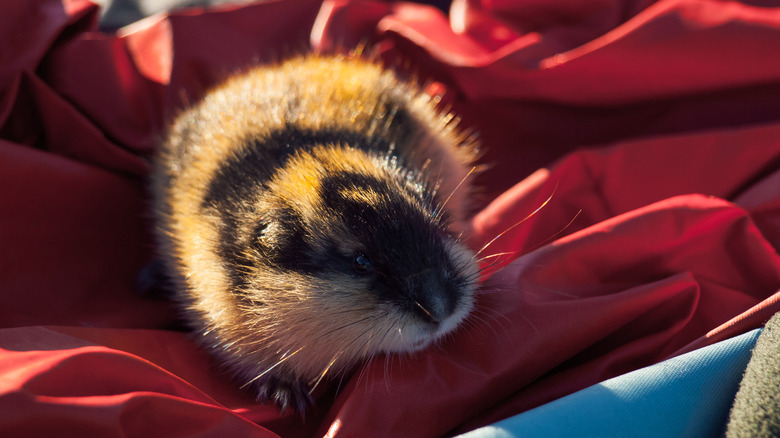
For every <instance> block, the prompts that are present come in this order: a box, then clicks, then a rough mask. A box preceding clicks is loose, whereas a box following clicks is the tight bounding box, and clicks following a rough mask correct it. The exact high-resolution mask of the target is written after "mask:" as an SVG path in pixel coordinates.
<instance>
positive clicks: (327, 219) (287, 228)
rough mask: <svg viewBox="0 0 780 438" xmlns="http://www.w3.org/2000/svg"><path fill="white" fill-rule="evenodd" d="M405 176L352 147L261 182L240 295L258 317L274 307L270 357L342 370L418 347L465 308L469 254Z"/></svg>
mask: <svg viewBox="0 0 780 438" xmlns="http://www.w3.org/2000/svg"><path fill="white" fill-rule="evenodd" d="M404 172H405V171H404V170H403V168H402V167H400V166H397V165H395V164H394V163H393V161H392V160H391V159H388V158H385V157H376V156H373V155H370V154H367V153H365V152H362V151H360V150H357V149H351V148H348V147H337V146H330V147H315V148H313V149H312V150H311V151H308V152H298V153H297V154H295V155H294V156H293V157H291V158H289V160H288V162H287V164H286V166H285V167H284V169H282V170H280V171H279V172H278V173H277V174H276V175H275V177H274V178H273V179H272V180H271V181H270V182H269V183H268V185H267V187H266V188H265V190H264V191H263V193H262V195H261V196H260V197H259V198H258V201H257V203H256V205H254V206H253V213H252V214H249V215H248V217H249V219H248V220H247V221H245V222H244V223H243V225H242V226H241V227H240V228H241V229H242V230H243V231H242V233H241V234H243V235H244V236H245V238H244V242H245V245H242V246H243V247H244V248H248V249H246V250H245V251H244V254H243V255H242V259H243V260H242V268H241V269H243V271H242V272H243V273H242V274H241V277H242V279H243V280H242V281H243V282H244V283H243V286H242V288H241V289H242V293H243V294H244V295H245V296H246V297H247V298H248V299H249V301H250V302H256V303H257V306H256V308H255V310H254V312H255V314H256V315H257V317H258V318H260V317H261V316H263V315H266V316H267V314H268V313H269V312H268V310H269V309H271V308H273V310H272V312H273V313H274V318H276V320H275V321H274V323H275V324H276V325H277V327H278V328H279V332H278V333H279V334H278V337H275V338H274V339H267V340H266V341H267V342H269V343H271V344H274V345H275V348H276V349H277V350H278V351H281V352H286V351H287V352H289V351H296V352H297V354H298V355H299V356H301V357H304V356H307V357H308V360H302V361H301V362H302V363H307V364H308V363H317V362H319V363H324V365H328V364H329V363H331V365H332V362H333V361H336V363H339V364H340V365H341V366H347V365H350V364H351V363H352V362H354V361H355V360H358V359H360V358H362V357H365V356H372V355H374V354H376V353H380V352H411V351H416V350H419V349H421V348H424V347H426V346H428V345H429V344H431V343H432V342H434V341H435V340H437V339H439V338H441V337H442V336H443V335H445V334H446V333H449V332H450V331H452V329H454V328H455V326H457V324H458V323H460V322H461V321H462V320H463V318H464V317H465V316H466V315H467V313H468V312H469V311H470V309H471V307H472V301H473V294H474V289H475V287H476V280H477V267H476V262H475V261H474V259H473V253H472V252H471V251H469V250H468V249H467V248H465V247H464V246H463V245H462V244H460V243H459V242H457V241H456V239H454V238H453V237H451V236H450V235H448V233H447V231H446V229H445V221H446V219H445V218H443V217H442V216H443V214H442V213H440V212H437V211H436V206H437V205H436V204H435V202H436V201H435V200H434V198H433V196H432V195H431V194H430V193H428V192H427V191H426V190H425V187H424V186H423V184H422V182H421V181H419V180H418V179H417V178H415V177H414V176H413V175H410V174H407V173H404ZM269 284H271V285H273V284H275V285H277V286H278V287H271V288H269ZM300 347H303V349H301V350H298V348H300ZM292 362H295V361H292ZM324 365H320V367H319V368H318V369H312V370H296V371H297V372H298V373H299V374H301V375H306V374H311V373H321V372H323V369H322V366H324Z"/></svg>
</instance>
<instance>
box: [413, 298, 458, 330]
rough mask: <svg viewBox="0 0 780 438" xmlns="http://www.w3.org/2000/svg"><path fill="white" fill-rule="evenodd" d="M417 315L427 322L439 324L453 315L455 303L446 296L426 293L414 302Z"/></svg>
mask: <svg viewBox="0 0 780 438" xmlns="http://www.w3.org/2000/svg"><path fill="white" fill-rule="evenodd" d="M414 304H415V307H416V309H415V310H416V311H417V314H418V315H419V316H420V318H421V319H423V320H424V321H426V322H429V323H431V324H439V323H441V322H442V321H444V320H445V319H447V317H449V316H450V315H452V312H453V310H454V308H455V302H454V301H453V300H452V299H451V298H450V297H448V296H447V295H445V294H442V293H436V292H432V291H425V292H424V293H423V294H422V296H420V297H418V298H417V299H416V300H415V301H414Z"/></svg>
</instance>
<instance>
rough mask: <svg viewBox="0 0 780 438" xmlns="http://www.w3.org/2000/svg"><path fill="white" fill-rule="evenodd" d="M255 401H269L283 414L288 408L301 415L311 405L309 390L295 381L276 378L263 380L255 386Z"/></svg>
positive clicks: (311, 399)
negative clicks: (256, 393)
mask: <svg viewBox="0 0 780 438" xmlns="http://www.w3.org/2000/svg"><path fill="white" fill-rule="evenodd" d="M257 392H258V395H257V399H258V400H261V401H264V402H266V401H270V402H273V403H275V404H276V405H277V406H279V407H280V408H281V409H282V413H284V412H285V411H286V410H287V408H288V407H292V408H293V409H294V410H295V411H296V412H298V413H299V414H301V415H303V414H304V413H305V412H306V408H307V407H308V405H310V404H312V403H313V401H314V400H313V398H312V396H311V394H310V393H309V388H308V387H307V386H306V385H305V384H303V383H301V382H299V381H297V380H291V381H290V380H285V379H280V378H277V377H270V378H267V379H263V381H261V382H259V383H258V384H257Z"/></svg>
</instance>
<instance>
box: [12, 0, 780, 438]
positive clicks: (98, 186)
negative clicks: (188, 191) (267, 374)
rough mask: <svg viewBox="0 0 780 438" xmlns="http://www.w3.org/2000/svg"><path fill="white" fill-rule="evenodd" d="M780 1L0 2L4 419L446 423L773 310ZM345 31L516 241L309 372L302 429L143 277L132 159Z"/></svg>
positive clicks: (132, 426)
mask: <svg viewBox="0 0 780 438" xmlns="http://www.w3.org/2000/svg"><path fill="white" fill-rule="evenodd" d="M772 4H774V2H770V1H761V0H754V1H743V2H741V3H739V2H720V1H705V0H663V1H658V2H652V1H649V0H645V1H632V0H601V1H590V0H589V1H577V0H545V1H538V2H534V1H524V2H512V1H508V0H507V1H497V0H493V1H483V2H479V1H467V0H463V1H459V0H456V2H455V4H454V5H453V8H452V11H451V14H450V17H449V19H448V18H447V17H446V16H445V15H443V14H442V13H441V12H439V11H438V10H436V9H434V8H432V7H428V6H421V5H416V4H410V3H398V4H392V3H383V2H378V1H330V2H326V3H325V4H324V5H320V2H319V1H315V0H310V1H301V0H289V1H279V2H267V3H263V4H258V5H253V6H246V7H243V8H241V9H233V8H222V9H219V10H215V11H212V12H208V13H202V11H199V10H191V11H186V12H183V13H180V14H177V15H172V16H170V17H155V18H152V19H149V20H147V21H145V22H142V23H140V24H137V25H135V26H133V27H131V28H126V29H123V30H122V31H120V32H119V33H118V34H117V35H107V34H102V33H99V32H97V31H96V30H95V29H96V27H95V22H96V19H97V15H96V8H95V7H94V6H93V5H91V4H89V3H87V2H86V1H84V0H65V1H63V2H62V3H60V2H59V1H57V0H36V1H29V0H14V1H5V2H2V3H1V4H0V59H2V60H3V62H1V63H0V244H2V251H0V303H1V304H0V327H2V328H0V435H3V436H60V437H61V436H113V435H120V434H122V433H123V434H125V436H144V437H155V436H164V437H177V436H192V435H200V436H275V435H281V436H285V437H287V436H311V435H322V434H325V433H329V434H330V435H331V436H344V437H352V436H382V435H385V436H404V437H429V436H440V435H443V434H446V433H452V432H460V431H465V430H469V429H471V428H473V427H476V426H479V425H483V424H486V423H489V422H492V421H495V420H498V419H500V418H504V417H506V416H509V415H512V414H515V413H518V412H521V411H523V410H526V409H529V408H531V407H534V406H537V405H539V404H542V403H545V402H548V401H550V400H553V399H555V398H557V397H560V396H563V395H565V394H568V393H570V392H572V391H575V390H577V389H580V388H583V387H586V386H588V385H591V384H593V383H596V382H598V381H601V380H604V379H606V378H609V377H613V376H615V375H618V374H621V373H624V372H627V371H630V370H633V369H636V368H639V367H642V366H646V365H650V364H653V363H656V362H658V361H660V360H663V359H665V358H668V357H670V356H673V355H675V354H679V353H680V352H683V351H688V350H690V349H693V348H696V347H700V346H703V345H707V344H709V343H712V342H715V341H717V340H720V339H724V338H726V337H729V336H732V335H735V334H738V333H742V332H744V331H746V330H748V329H751V328H754V327H757V326H760V325H761V324H762V323H763V322H764V321H765V320H766V319H768V317H769V316H770V315H771V314H773V313H774V312H776V311H778V310H779V309H780V303H779V302H778V301H779V300H780V295H779V294H777V293H776V292H777V290H778V288H780V257H778V255H777V252H776V250H775V249H776V248H778V247H780V122H779V120H780V57H778V56H776V54H777V53H780V9H779V8H776V7H772V6H771V5H772ZM362 40H368V41H369V42H370V43H371V44H372V45H374V46H376V47H378V48H379V50H380V53H381V56H382V57H383V59H386V60H387V61H388V62H394V61H398V60H404V61H405V62H406V63H407V64H408V65H411V66H413V68H414V69H415V70H417V71H418V72H419V73H420V74H421V75H422V76H425V77H431V78H433V79H435V80H436V81H438V82H437V83H435V84H434V85H433V87H439V88H444V89H446V90H447V92H448V93H447V95H446V99H445V100H446V102H447V103H449V104H450V105H452V106H453V107H454V108H455V109H456V110H457V111H458V112H459V113H460V114H461V115H462V116H463V118H464V123H465V124H466V125H467V126H470V127H472V128H474V129H475V130H477V131H479V132H480V134H481V139H482V143H483V146H484V149H485V151H486V152H485V155H484V157H483V158H482V161H483V162H484V163H488V164H490V165H491V167H490V168H489V170H487V171H485V172H483V173H482V174H481V175H479V176H478V177H477V178H476V185H477V186H478V187H480V190H481V194H480V195H479V197H478V200H477V201H476V205H477V207H478V211H477V213H476V216H475V218H474V221H473V235H472V238H471V241H470V243H471V244H472V246H473V247H474V248H475V249H479V248H480V247H482V246H483V245H485V244H487V243H488V242H491V241H493V239H494V237H495V236H497V235H499V234H501V233H504V231H506V232H505V233H504V234H501V236H500V237H498V238H497V239H495V240H494V241H493V242H492V243H491V244H490V245H489V246H488V247H487V248H486V249H485V250H484V251H483V255H485V256H487V258H486V259H485V260H484V265H485V267H486V269H488V272H489V274H491V275H489V276H488V277H489V278H487V279H486V281H485V285H484V287H483V290H482V291H481V292H480V294H479V297H478V303H477V309H476V311H475V313H474V314H473V316H472V317H471V319H470V320H469V321H468V322H467V323H466V325H465V326H464V328H463V329H462V330H460V331H458V332H457V333H456V334H455V335H454V336H453V337H452V338H450V339H448V340H447V341H446V342H444V343H443V345H442V346H441V347H440V348H436V349H433V350H430V351H427V352H425V353H423V354H419V355H416V356H414V357H406V358H403V359H399V358H389V359H388V358H377V359H375V360H374V361H373V362H371V363H369V364H367V365H366V367H365V368H364V369H362V370H359V371H358V372H356V373H355V374H354V376H352V377H351V378H348V379H346V380H344V382H341V384H340V385H339V383H336V384H333V385H331V386H330V387H327V388H325V387H323V388H320V389H321V390H320V391H319V392H318V393H316V394H315V395H316V397H317V399H318V408H317V409H316V410H315V411H314V412H312V413H310V414H309V415H308V416H307V418H306V420H305V422H303V421H301V419H300V418H299V417H298V416H297V415H295V414H292V413H288V414H287V415H284V416H280V415H279V412H278V411H277V409H276V408H275V407H273V406H264V405H259V404H257V403H255V402H254V400H253V398H252V396H251V394H247V393H245V392H242V391H241V390H239V389H238V388H236V385H235V384H234V383H232V382H230V380H229V379H228V378H227V377H226V376H224V375H223V374H222V373H221V372H220V371H219V370H218V369H217V368H215V367H214V366H213V365H212V363H211V362H210V360H209V358H208V357H207V355H206V354H205V353H204V352H202V351H201V350H200V349H198V348H197V347H196V346H195V344H194V343H193V342H192V341H191V340H190V339H189V338H188V337H187V335H186V334H185V333H182V332H177V331H174V330H171V329H170V327H171V325H172V323H173V322H174V321H175V313H174V311H173V309H172V308H171V306H170V305H169V304H168V303H166V302H165V301H162V300H153V299H150V298H146V297H143V296H138V295H136V294H134V293H133V282H134V280H135V277H136V275H137V273H138V271H139V270H140V269H141V267H143V266H144V265H145V264H146V263H147V262H148V260H149V259H150V257H151V253H152V246H153V245H152V241H151V238H150V232H149V228H150V225H149V223H148V216H149V215H148V210H147V208H148V199H147V195H146V191H145V185H144V178H145V176H146V173H147V171H148V162H147V158H148V155H149V154H150V153H151V152H152V150H153V148H154V144H155V141H156V139H157V138H158V137H159V135H160V133H161V129H162V128H163V126H164V123H165V120H166V119H167V118H169V117H170V116H171V115H172V114H175V112H176V111H177V109H178V108H180V107H181V106H182V105H183V104H185V103H186V102H188V101H193V100H195V99H197V98H198V96H200V95H201V94H202V92H203V90H204V89H205V88H207V87H209V86H211V85H213V84H214V83H215V82H217V81H218V80H219V79H220V78H222V77H224V76H225V75H226V74H228V73H229V72H231V71H233V70H234V69H235V68H238V67H241V66H244V65H246V64H247V63H250V62H252V61H253V60H256V59H264V58H267V57H269V56H272V57H279V56H282V55H283V54H284V53H288V52H290V51H291V50H297V49H298V48H299V47H301V46H305V45H307V44H309V43H307V41H310V44H311V45H313V46H314V47H315V48H317V49H321V50H327V49H330V48H333V45H334V44H336V43H339V44H344V45H345V46H347V47H350V46H354V45H357V44H358V43H359V42H360V41H362ZM537 169H539V170H537ZM526 177H527V178H526ZM548 199H549V201H547V200H548ZM545 201H547V202H546V204H545ZM543 204H544V207H543V208H541V209H540V210H539V211H538V212H537V213H536V214H534V215H532V216H531V217H530V218H528V219H527V220H525V221H523V222H522V223H520V224H519V225H516V226H514V227H513V225H515V224H516V223H518V221H521V220H522V219H523V218H525V217H526V216H528V215H529V214H530V213H531V212H533V211H534V210H536V209H537V208H538V207H540V206H541V205H543ZM507 230H508V231H507ZM496 254H498V255H497V256H496ZM521 255H522V256H521ZM519 256H521V257H519ZM518 257H519V258H518ZM500 267H504V269H503V270H500V271H498V268H500ZM496 271H498V272H496Z"/></svg>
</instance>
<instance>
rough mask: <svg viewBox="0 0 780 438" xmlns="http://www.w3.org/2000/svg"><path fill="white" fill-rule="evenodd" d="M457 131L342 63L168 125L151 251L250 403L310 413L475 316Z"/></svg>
mask: <svg viewBox="0 0 780 438" xmlns="http://www.w3.org/2000/svg"><path fill="white" fill-rule="evenodd" d="M456 124H457V123H456V122H455V121H453V118H452V116H450V115H448V114H441V113H439V112H437V110H436V108H435V102H434V101H433V99H432V98H431V97H430V96H427V95H425V94H423V93H421V92H419V91H418V90H417V89H416V88H415V87H413V86H412V85H409V84H407V83H406V82H402V81H399V80H398V79H397V78H396V77H395V75H394V74H393V73H391V72H389V71H387V70H384V69H382V68H381V67H380V66H379V65H377V64H376V63H373V62H371V61H367V60H365V59H361V58H359V57H348V56H330V57H326V56H304V57H299V58H294V59H291V60H288V61H285V62H283V63H280V64H277V65H273V66H260V67H255V68H252V69H250V70H248V71H247V72H245V73H242V74H239V75H236V76H234V77H233V78H231V79H229V80H228V81H227V82H226V83H224V84H223V85H221V86H220V87H218V88H216V89H215V90H213V91H212V92H210V93H209V94H207V95H206V97H205V98H204V99H203V100H202V101H201V102H200V103H199V104H197V105H196V106H194V107H192V108H190V109H189V110H187V111H185V112H183V113H182V114H181V115H180V116H179V117H178V118H177V120H176V121H175V122H174V124H173V126H172V128H171V130H170V133H169V135H168V138H167V140H166V141H165V142H164V144H163V145H162V147H161V153H160V157H159V160H158V161H157V166H156V171H155V174H154V181H153V190H154V192H155V197H156V198H155V199H156V201H155V202H156V211H157V218H158V223H159V227H158V228H159V233H158V234H159V240H160V245H161V253H162V257H163V259H164V263H165V265H166V268H167V270H168V272H169V274H170V276H171V277H172V279H173V281H174V284H175V286H176V289H177V294H178V295H177V296H178V298H179V301H180V302H181V303H182V306H183V308H184V309H186V314H187V317H188V319H189V321H190V323H191V324H192V326H193V327H194V328H195V329H197V330H199V333H200V336H199V338H200V340H201V341H202V343H203V345H204V346H205V347H207V348H208V349H210V350H211V351H212V352H213V354H214V355H215V356H216V357H217V358H218V359H219V360H220V361H221V362H223V363H224V364H225V365H226V366H227V367H228V369H230V370H232V371H233V372H234V373H235V374H236V376H237V379H238V380H239V381H240V382H242V383H243V384H244V385H245V386H252V387H254V388H255V390H256V391H257V393H258V394H259V398H261V399H263V400H273V401H275V402H277V403H278V404H279V405H281V406H282V407H283V408H284V407H287V406H288V405H292V406H293V407H295V408H296V409H297V410H299V411H303V410H304V408H305V406H306V405H307V404H308V403H309V401H310V395H309V394H310V391H311V389H312V388H313V387H314V386H316V384H317V383H319V381H320V380H321V379H322V378H323V377H332V376H335V375H339V374H340V373H343V372H346V371H348V370H349V369H351V368H352V367H353V366H354V365H355V364H357V363H358V362H360V361H362V360H365V359H366V358H370V357H373V356H374V355H377V354H379V353H408V352H413V351H417V350H420V349H422V348H424V347H426V346H428V345H430V344H431V343H433V342H435V341H436V340H438V339H440V338H441V337H442V336H444V335H446V334H447V333H450V332H451V331H452V330H453V329H454V328H455V327H456V326H457V325H458V324H459V323H460V322H461V321H462V320H463V319H464V317H465V316H466V315H467V314H468V312H469V311H470V309H471V307H472V301H473V294H474V290H475V287H476V279H477V276H478V272H477V267H476V262H475V261H474V256H473V253H472V252H471V251H469V250H468V249H467V248H466V247H465V246H464V245H463V244H461V243H460V242H459V241H458V240H457V237H456V236H457V233H458V232H459V231H460V229H461V228H460V225H459V224H460V223H461V221H462V220H463V216H464V205H465V203H466V196H467V193H468V189H466V188H465V187H459V184H460V183H462V182H463V181H464V180H466V179H467V176H468V172H469V163H470V162H471V161H472V160H473V154H474V148H473V146H472V143H471V142H470V140H468V138H467V137H466V136H464V135H463V134H461V133H460V132H459V131H458V130H457V128H456V126H455V125H456ZM445 204H446V205H445ZM443 207H446V208H443Z"/></svg>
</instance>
